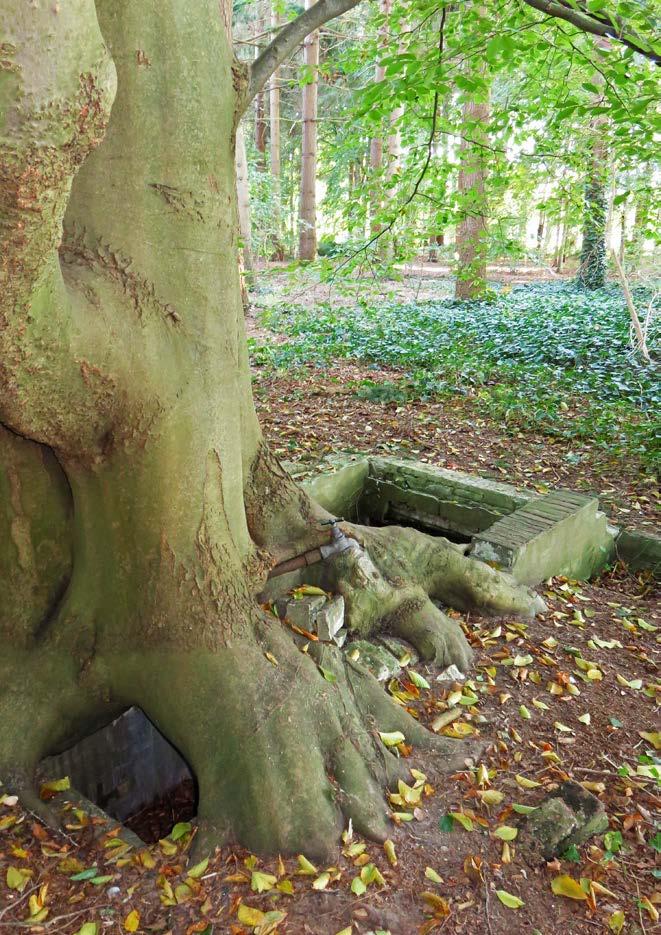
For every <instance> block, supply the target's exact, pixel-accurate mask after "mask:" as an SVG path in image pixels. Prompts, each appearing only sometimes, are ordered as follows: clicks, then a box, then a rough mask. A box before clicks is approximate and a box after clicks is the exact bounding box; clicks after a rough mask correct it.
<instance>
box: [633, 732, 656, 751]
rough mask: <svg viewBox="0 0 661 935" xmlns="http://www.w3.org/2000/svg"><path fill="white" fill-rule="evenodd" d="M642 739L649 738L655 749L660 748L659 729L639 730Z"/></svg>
mask: <svg viewBox="0 0 661 935" xmlns="http://www.w3.org/2000/svg"><path fill="white" fill-rule="evenodd" d="M638 733H639V735H640V736H641V737H642V738H643V740H649V742H650V743H651V744H652V746H653V747H654V749H655V750H661V731H658V730H656V731H650V730H639V731H638Z"/></svg>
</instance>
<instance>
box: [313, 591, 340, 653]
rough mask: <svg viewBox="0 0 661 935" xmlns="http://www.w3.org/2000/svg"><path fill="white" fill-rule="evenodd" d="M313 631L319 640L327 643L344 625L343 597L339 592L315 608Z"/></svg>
mask: <svg viewBox="0 0 661 935" xmlns="http://www.w3.org/2000/svg"><path fill="white" fill-rule="evenodd" d="M314 624H315V632H316V634H317V636H318V637H319V639H320V640H323V641H324V642H326V643H329V642H330V641H331V640H332V639H333V638H334V637H335V635H336V633H338V632H339V631H340V630H341V629H342V627H343V625H344V598H343V597H342V595H341V594H337V595H335V597H332V598H331V599H330V600H327V601H326V602H325V604H323V606H322V607H320V608H319V609H318V610H317V613H316V615H315V619H314Z"/></svg>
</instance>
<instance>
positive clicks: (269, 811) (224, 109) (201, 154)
mask: <svg viewBox="0 0 661 935" xmlns="http://www.w3.org/2000/svg"><path fill="white" fill-rule="evenodd" d="M229 10H230V7H229V4H226V5H225V7H224V8H223V12H224V14H225V23H227V22H228V21H229ZM97 14H98V19H97ZM0 27H1V28H2V34H3V36H5V46H4V49H5V51H4V54H5V56H6V59H7V61H6V63H5V73H6V74H9V75H13V76H14V77H13V78H12V80H11V81H10V82H9V83H8V84H6V85H5V93H4V94H3V96H2V98H1V99H0V109H1V112H0V127H1V128H2V150H1V152H0V160H1V161H0V165H1V168H2V171H1V172H0V217H1V218H2V224H1V226H0V236H1V238H2V243H1V244H0V247H1V249H0V580H2V600H1V601H0V640H1V642H2V653H1V654H0V779H1V780H2V782H3V784H4V786H3V787H4V788H9V789H11V790H15V791H16V792H18V793H19V794H20V795H21V797H22V799H23V801H24V802H25V804H26V805H27V806H28V807H29V808H30V809H31V810H32V811H33V812H35V813H37V814H40V815H43V817H44V818H45V819H47V820H49V821H53V820H54V816H53V815H52V813H51V812H50V811H49V807H48V806H47V805H45V804H44V803H43V802H41V800H40V799H39V797H38V795H37V794H36V793H35V791H34V787H33V778H34V770H35V766H36V764H37V763H38V761H39V760H40V759H41V758H42V757H43V756H45V755H47V754H49V753H57V752H59V751H61V750H63V749H65V748H66V747H67V746H69V745H71V744H73V743H75V742H76V741H77V740H79V739H81V738H82V737H84V736H85V735H86V734H87V733H89V732H90V731H92V730H94V729H96V728H98V727H99V726H101V725H103V724H104V723H107V722H108V721H109V720H111V719H112V718H113V717H115V716H116V715H117V714H119V713H120V712H121V711H123V710H126V709H127V708H128V707H130V706H131V705H136V706H138V707H140V708H141V709H142V710H143V711H144V712H145V713H146V715H147V716H148V717H149V718H150V719H151V720H152V721H153V723H154V724H155V725H156V726H157V727H158V728H159V730H160V731H161V732H162V733H163V734H164V735H165V737H166V738H167V739H168V740H169V741H170V742H171V743H172V744H173V745H174V746H175V747H176V748H177V749H178V750H179V751H180V752H181V753H182V755H183V756H184V757H185V759H186V761H187V762H188V764H189V766H190V768H191V770H192V771H193V773H194V774H195V776H196V778H197V781H198V786H199V806H198V816H197V822H198V834H197V836H196V839H195V841H196V845H197V849H198V853H199V852H200V851H201V852H202V854H204V853H205V852H206V853H208V852H209V850H212V849H213V848H214V847H215V846H217V845H219V844H220V843H222V842H223V841H225V840H227V839H230V838H234V839H238V840H239V841H240V842H241V843H242V844H244V845H245V846H246V847H249V848H251V849H252V850H259V851H263V852H275V853H278V852H283V853H285V852H286V853H291V852H294V853H296V852H301V851H304V852H305V853H307V854H310V855H314V854H328V853H329V852H330V851H332V849H333V846H334V843H335V841H336V840H337V838H338V835H339V831H340V829H341V828H342V827H343V826H345V825H346V822H347V821H348V819H349V818H351V819H352V821H353V823H354V826H355V827H356V829H357V830H359V831H360V832H361V833H364V834H367V835H371V836H373V837H375V838H380V839H383V838H385V837H386V835H387V833H388V824H387V807H386V804H385V801H384V798H383V788H384V786H385V785H386V783H387V782H389V781H391V780H392V779H393V778H394V777H396V776H397V775H398V774H399V775H401V770H400V768H399V764H398V761H397V760H396V758H395V757H393V756H391V754H390V753H389V752H388V751H384V748H383V745H382V744H380V741H379V737H378V733H377V732H376V731H375V730H374V727H377V728H378V730H386V731H391V730H401V731H402V732H403V733H404V735H405V737H406V740H407V742H408V743H417V744H422V745H424V744H426V745H428V746H431V747H432V748H434V749H436V750H437V751H438V752H440V753H441V754H443V755H446V756H447V757H448V761H447V765H448V768H450V769H451V770H454V769H456V768H460V767H461V764H462V763H463V762H464V760H465V757H466V755H467V751H466V749H464V748H462V747H461V746H460V745H458V746H455V744H453V743H452V742H450V741H449V740H446V741H442V740H439V739H438V738H436V737H433V736H431V735H430V734H429V733H428V732H426V731H425V730H424V729H423V728H422V727H421V726H420V725H419V724H417V722H416V721H415V720H414V719H413V718H411V717H410V716H409V715H408V714H407V712H406V711H404V710H403V709H402V708H399V707H397V706H396V705H394V704H393V703H392V702H391V701H390V700H389V698H388V696H387V695H386V694H385V693H384V692H383V690H382V688H381V687H380V686H379V685H378V684H377V683H376V682H375V680H374V679H373V678H372V677H371V676H369V674H368V673H367V672H366V670H364V669H363V668H362V667H361V666H360V665H356V664H354V663H353V662H351V661H350V660H349V659H348V658H347V657H345V656H344V655H343V654H342V653H341V652H340V651H339V650H338V649H337V648H336V647H335V648H334V647H333V646H331V645H327V644H326V645H325V644H322V643H320V644H319V645H317V644H313V645H312V646H311V648H309V651H308V652H307V653H302V652H300V651H299V649H298V647H297V645H296V643H295V642H294V640H293V638H292V634H291V631H290V630H289V629H288V628H287V627H286V626H285V625H284V624H283V623H281V622H280V621H278V620H277V619H275V618H274V617H273V616H271V615H269V614H266V613H265V612H264V610H263V609H262V606H261V600H260V595H261V594H262V592H263V591H264V590H265V588H267V587H270V588H271V592H270V593H271V594H272V595H273V594H274V591H273V589H277V587H278V582H280V588H281V589H284V590H286V589H287V588H288V587H291V585H292V583H294V584H295V583H297V582H299V583H300V581H301V576H300V574H299V575H298V576H296V575H294V576H293V580H292V577H291V576H290V577H289V578H288V579H287V580H286V581H283V580H282V579H278V578H275V579H272V580H271V583H270V585H267V576H268V573H269V571H270V570H271V569H272V568H273V566H274V565H276V564H278V563H280V562H282V561H283V560H285V559H289V558H292V557H294V556H296V555H300V554H301V553H303V552H306V551H308V550H310V549H317V548H318V547H319V546H320V545H321V544H325V543H327V542H328V532H327V530H326V529H325V528H324V527H321V526H320V525H319V520H320V519H322V518H324V519H325V518H326V517H327V514H326V513H325V512H324V511H323V510H322V509H321V508H320V507H318V506H316V505H315V504H314V503H312V502H311V501H310V500H309V499H308V498H307V496H306V495H305V494H304V493H303V492H302V491H301V490H299V489H298V488H297V487H296V486H295V485H294V484H293V482H292V481H291V480H290V478H289V477H288V475H287V474H286V472H285V471H283V469H282V468H281V467H280V466H279V465H278V463H277V461H276V460H275V459H274V458H273V456H272V455H271V454H270V452H269V450H268V448H267V447H266V445H265V444H264V441H263V439H262V436H261V432H260V429H259V425H258V423H257V419H256V416H255V411H254V406H253V402H252V395H251V387H250V371H249V366H248V355H247V347H246V341H245V333H244V325H243V312H242V307H241V299H240V289H239V278H238V270H237V262H236V256H237V229H238V217H237V205H236V179H235V172H234V138H235V130H236V124H237V121H238V117H239V114H240V113H241V111H242V110H243V108H244V105H245V97H244V94H243V89H244V87H245V75H244V74H243V73H242V71H241V69H240V67H239V66H237V64H236V62H235V61H234V60H233V56H232V49H231V47H230V45H229V42H228V36H227V30H226V28H225V26H224V25H223V24H222V22H221V18H220V17H219V15H218V5H217V3H216V2H213V3H211V2H208V0H97V2H96V4H95V3H93V2H92V0H71V2H69V3H67V4H62V5H61V6H60V7H59V12H58V13H57V15H55V13H54V9H53V5H52V3H51V2H50V0H48V2H46V0H43V2H35V3H30V4H26V3H25V2H24V0H11V2H10V3H9V4H7V3H6V4H5V8H4V9H2V10H0ZM136 49H137V50H138V52H139V53H140V54H136ZM182 88H190V89H194V93H193V91H191V93H190V94H187V95H184V94H182V93H181V89H182ZM111 107H112V112H111ZM345 528H346V532H347V533H348V535H349V536H351V537H352V538H351V539H350V540H348V541H349V544H350V546H351V547H350V548H349V549H347V550H346V551H344V552H342V553H340V554H338V555H336V557H335V558H333V559H331V560H328V561H326V562H319V565H318V576H319V578H318V580H319V581H321V582H323V584H324V586H326V587H328V588H330V589H332V590H334V591H336V592H339V593H341V594H343V595H344V598H345V603H346V612H347V623H348V625H349V626H350V627H351V628H353V629H357V630H358V631H359V632H361V633H369V632H370V631H371V630H378V629H379V627H380V626H381V625H382V621H383V622H384V623H385V622H387V625H388V627H389V629H391V630H392V632H394V633H398V634H399V635H401V636H402V637H404V638H406V639H408V640H409V641H410V642H412V643H413V644H414V645H415V646H417V647H418V649H419V650H420V652H421V653H422V655H423V658H426V659H429V660H435V661H436V662H438V663H440V664H442V665H448V664H450V663H455V664H458V665H459V666H461V667H462V668H463V669H466V668H467V666H468V663H469V658H470V652H469V649H468V646H467V644H466V642H465V640H464V638H463V635H462V634H461V631H460V629H459V627H458V626H457V625H456V623H454V622H453V621H451V620H449V618H446V617H444V616H443V615H442V614H441V612H440V611H439V610H438V608H437V607H436V606H435V605H434V603H433V602H432V600H431V599H430V595H431V596H433V598H434V599H436V600H445V601H446V602H448V603H451V604H452V606H453V607H461V606H466V607H468V606H472V605H484V607H485V608H486V609H488V610H489V611H491V612H493V613H496V614H506V613H509V612H511V611H518V612H522V613H528V614H530V613H534V612H535V610H536V608H537V605H536V603H535V600H534V598H533V597H532V596H531V595H530V594H529V593H527V592H526V591H525V590H523V589H521V588H518V587H515V586H514V585H513V582H512V581H511V580H510V579H508V578H507V577H505V576H502V575H498V574H497V573H496V572H494V571H493V570H492V569H491V568H489V567H488V566H486V565H482V564H481V563H479V562H475V561H473V560H471V559H467V558H465V557H464V556H463V555H462V554H460V553H459V552H458V551H457V550H456V549H454V548H453V547H452V546H451V545H449V544H443V542H442V541H441V540H435V539H431V538H430V537H427V536H424V535H422V534H421V533H418V532H415V531H414V530H399V531H398V530H396V529H394V528H392V529H378V530H370V529H367V528H365V529H361V528H358V527H352V526H350V525H347V526H346V527H345ZM359 540H360V541H359ZM311 567H312V566H311ZM306 574H307V572H306ZM310 574H314V572H310ZM307 580H308V581H309V580H310V579H309V578H308V579H307ZM275 593H277V590H276V591H275ZM320 667H321V668H320ZM328 673H331V678H333V679H334V680H333V681H332V682H331V681H329V678H328V677H327V676H328Z"/></svg>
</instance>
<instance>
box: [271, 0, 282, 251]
mask: <svg viewBox="0 0 661 935" xmlns="http://www.w3.org/2000/svg"><path fill="white" fill-rule="evenodd" d="M279 26H280V13H279V9H278V5H277V0H271V29H272V30H277V29H278V27H279ZM269 126H270V160H271V183H272V188H273V226H274V238H273V258H274V259H275V260H283V259H284V256H285V254H284V247H283V245H282V236H281V233H282V157H281V146H280V69H279V68H276V70H275V71H274V72H273V74H272V75H271V78H270V81H269Z"/></svg>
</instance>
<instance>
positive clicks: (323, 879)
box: [312, 870, 330, 890]
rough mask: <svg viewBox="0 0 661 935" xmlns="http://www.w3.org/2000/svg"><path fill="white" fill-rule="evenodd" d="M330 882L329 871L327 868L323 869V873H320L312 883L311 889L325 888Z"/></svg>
mask: <svg viewBox="0 0 661 935" xmlns="http://www.w3.org/2000/svg"><path fill="white" fill-rule="evenodd" d="M329 883H330V873H328V871H327V870H324V872H323V873H320V874H319V876H318V877H317V879H316V880H315V881H314V882H313V884H312V889H313V890H325V889H326V887H327V886H328V884H329Z"/></svg>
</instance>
